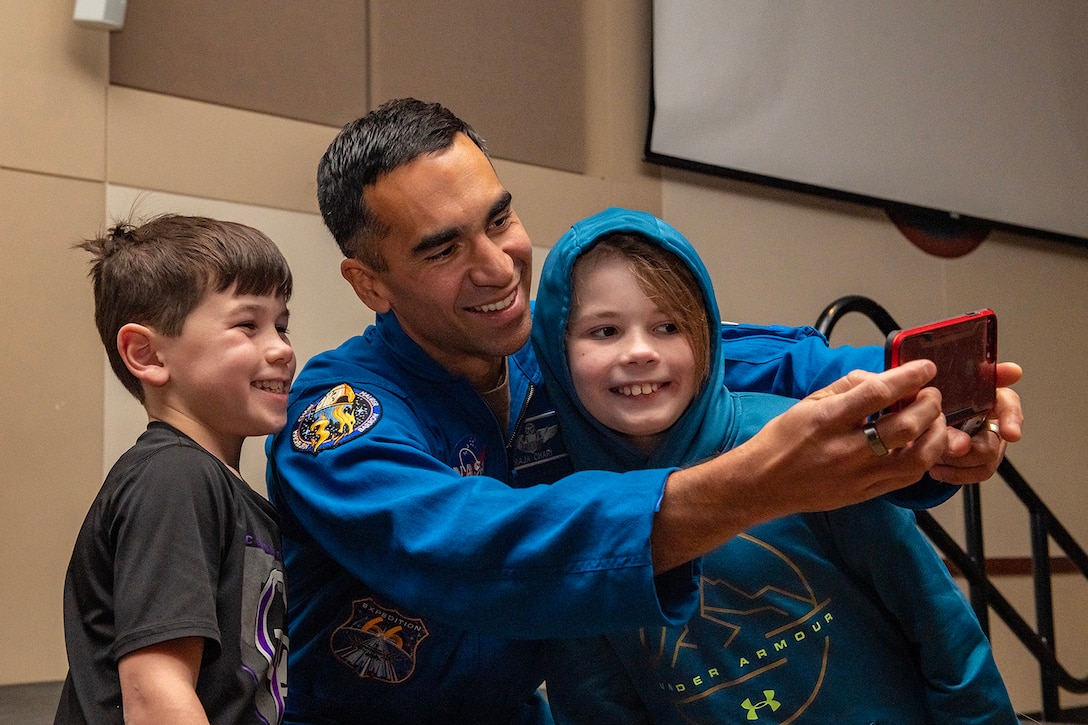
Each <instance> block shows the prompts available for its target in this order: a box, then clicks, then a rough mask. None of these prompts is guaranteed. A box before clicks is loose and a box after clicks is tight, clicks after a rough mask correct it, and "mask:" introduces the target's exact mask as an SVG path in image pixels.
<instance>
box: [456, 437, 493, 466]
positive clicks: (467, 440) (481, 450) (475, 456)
mask: <svg viewBox="0 0 1088 725" xmlns="http://www.w3.org/2000/svg"><path fill="white" fill-rule="evenodd" d="M486 450H487V449H486V447H485V446H484V442H483V441H482V440H480V437H479V436H477V435H469V436H465V437H464V438H462V439H461V440H460V442H458V444H457V446H456V451H457V460H456V461H454V462H453V463H452V464H451V465H452V466H453V467H454V468H456V469H457V472H458V473H460V474H461V475H462V476H482V475H484V460H485V459H486V455H485V452H486Z"/></svg>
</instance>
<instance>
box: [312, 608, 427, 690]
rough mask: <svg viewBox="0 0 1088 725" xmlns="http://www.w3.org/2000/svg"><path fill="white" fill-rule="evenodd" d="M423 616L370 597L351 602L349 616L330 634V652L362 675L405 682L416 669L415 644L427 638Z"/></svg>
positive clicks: (417, 644)
mask: <svg viewBox="0 0 1088 725" xmlns="http://www.w3.org/2000/svg"><path fill="white" fill-rule="evenodd" d="M428 634H429V633H428V632H427V627H426V626H425V625H424V624H423V620H422V619H416V618H414V617H405V616H404V615H402V614H401V613H400V612H398V611H397V610H395V609H387V608H386V607H382V606H379V605H378V603H377V602H375V601H374V600H373V599H371V598H369V597H368V598H367V599H359V600H356V601H354V602H352V608H351V616H350V617H348V619H347V621H346V622H344V623H343V624H341V625H340V626H339V627H337V628H336V629H335V630H334V631H333V633H332V636H331V637H330V638H329V645H330V647H331V648H332V653H333V656H335V657H336V659H337V660H338V661H339V662H341V663H342V664H344V665H347V666H348V667H350V668H351V669H352V670H354V672H355V674H356V675H358V676H359V677H360V678H363V679H367V678H369V679H374V680H380V681H382V682H404V680H406V679H408V678H409V677H411V676H412V672H414V671H415V669H416V648H417V647H418V646H419V643H420V642H422V641H423V640H424V639H426V638H427V635H428Z"/></svg>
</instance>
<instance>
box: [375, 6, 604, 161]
mask: <svg viewBox="0 0 1088 725" xmlns="http://www.w3.org/2000/svg"><path fill="white" fill-rule="evenodd" d="M584 4H585V0H553V1H552V2H546V3H512V2H507V1H506V0H455V1H454V2H442V3H436V2H432V1H431V0H371V2H370V6H371V17H370V22H371V41H370V42H371V48H372V55H371V57H372V61H371V78H370V82H371V102H372V105H374V106H376V105H378V104H379V103H381V102H382V101H385V100H388V99H389V98H395V97H398V96H415V97H417V98H420V99H422V100H427V101H439V102H441V103H442V104H443V105H445V106H448V107H449V108H450V109H451V110H452V111H453V112H454V113H456V114H457V115H458V116H460V117H462V118H464V119H465V120H467V121H469V122H470V123H471V124H472V125H473V126H474V127H475V128H476V129H477V130H478V131H480V133H481V134H482V135H483V136H484V138H485V139H486V140H487V142H488V146H489V148H490V150H491V151H492V152H493V154H494V155H495V156H497V157H499V158H504V159H513V160H516V161H521V162H524V163H531V164H539V165H541V166H548V167H551V168H557V169H565V170H567V171H581V170H583V169H584V168H585V154H586V141H585V138H586V118H585V116H586V78H585V76H586V67H585V50H584V44H585V36H584V23H583V18H584V14H585V8H584Z"/></svg>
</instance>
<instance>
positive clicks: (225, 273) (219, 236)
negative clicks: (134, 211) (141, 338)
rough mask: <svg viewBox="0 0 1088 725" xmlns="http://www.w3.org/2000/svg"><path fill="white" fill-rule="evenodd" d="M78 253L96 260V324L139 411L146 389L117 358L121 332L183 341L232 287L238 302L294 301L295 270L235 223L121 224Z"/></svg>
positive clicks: (168, 220) (171, 219)
mask: <svg viewBox="0 0 1088 725" xmlns="http://www.w3.org/2000/svg"><path fill="white" fill-rule="evenodd" d="M76 247H77V248H79V249H84V250H86V251H88V252H90V253H91V254H92V255H93V257H94V259H93V261H92V263H91V271H90V276H91V278H92V279H93V280H94V319H95V325H96V326H97V327H98V335H99V337H101V338H102V344H103V345H104V346H105V348H106V354H107V356H108V357H109V361H110V366H111V367H112V368H113V372H114V373H115V374H116V375H117V377H118V378H119V379H120V381H121V383H122V384H124V386H125V388H126V389H127V390H128V391H129V392H130V393H132V394H133V395H134V396H136V399H137V400H139V401H140V402H141V403H143V402H144V391H143V386H142V385H141V383H140V381H139V380H138V379H137V378H136V377H135V376H134V375H133V374H132V373H131V372H129V369H128V368H127V367H126V366H125V363H124V361H123V360H122V359H121V355H120V353H119V352H118V350H117V333H118V331H119V330H120V329H121V328H122V327H123V326H125V325H127V324H129V323H136V324H140V325H146V326H147V327H149V328H152V329H153V330H155V331H156V332H158V333H160V334H162V335H166V336H167V337H177V336H178V335H180V334H181V330H182V327H183V325H184V324H185V319H186V318H187V317H188V316H189V313H191V312H192V311H193V309H194V308H196V306H197V305H199V304H200V302H201V300H203V299H204V297H205V295H207V294H210V293H213V292H223V291H225V290H227V289H228V288H230V287H231V285H237V287H236V290H235V291H236V293H237V294H243V295H246V294H254V295H266V294H271V295H276V296H277V297H282V298H283V299H284V300H285V301H286V300H288V299H290V297H291V291H292V279H291V269H290V268H289V267H288V266H287V260H286V259H284V257H283V254H282V253H281V252H280V250H279V248H277V247H276V245H275V244H274V243H273V242H272V240H271V239H269V238H268V237H267V236H265V235H264V234H262V233H261V232H259V231H258V230H256V229H254V228H253V227H248V226H246V225H244V224H238V223H236V222H226V221H219V220H217V219H209V218H207V217H195V216H181V215H176V214H167V215H163V216H158V217H155V218H153V219H150V220H147V221H145V222H143V223H142V224H139V225H135V224H132V223H130V222H121V223H118V224H116V225H115V226H114V227H112V228H111V229H109V231H107V232H106V234H105V235H104V236H101V237H97V238H95V239H88V240H85V241H83V242H80V243H79V244H77V245H76Z"/></svg>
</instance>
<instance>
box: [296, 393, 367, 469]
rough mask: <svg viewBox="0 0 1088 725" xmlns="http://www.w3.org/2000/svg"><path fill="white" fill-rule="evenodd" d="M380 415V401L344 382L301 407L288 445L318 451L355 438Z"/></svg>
mask: <svg viewBox="0 0 1088 725" xmlns="http://www.w3.org/2000/svg"><path fill="white" fill-rule="evenodd" d="M381 417H382V404H381V403H379V402H378V399H377V398H375V397H374V396H373V395H371V394H370V393H368V392H366V391H365V390H355V389H354V388H352V387H351V386H350V385H348V384H347V383H343V384H341V385H337V386H336V387H335V388H333V389H332V390H330V391H329V392H327V393H325V394H324V395H323V396H321V399H320V400H318V401H317V402H316V403H314V404H313V405H311V406H310V407H308V408H306V410H304V411H302V415H300V416H299V417H298V422H297V423H295V429H294V431H292V432H291V445H293V446H294V447H295V449H296V450H299V451H302V452H304V453H307V452H308V453H313V454H317V453H320V452H321V451H324V450H327V449H329V448H335V447H336V446H338V445H340V444H342V443H347V442H348V441H350V440H352V439H354V438H358V437H359V436H361V435H362V434H363V433H366V432H367V431H368V430H370V429H371V428H373V427H374V426H375V425H377V423H378V420H379V419H380V418H381Z"/></svg>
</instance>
